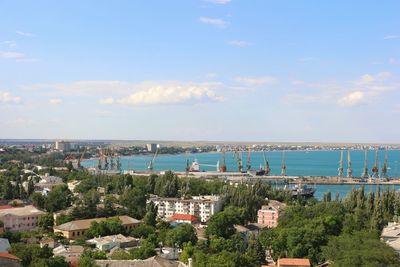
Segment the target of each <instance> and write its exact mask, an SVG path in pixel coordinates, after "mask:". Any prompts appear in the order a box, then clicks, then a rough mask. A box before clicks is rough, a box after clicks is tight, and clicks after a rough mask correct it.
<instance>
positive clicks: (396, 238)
mask: <svg viewBox="0 0 400 267" xmlns="http://www.w3.org/2000/svg"><path fill="white" fill-rule="evenodd" d="M381 240H382V241H384V242H385V243H386V244H387V245H388V246H390V247H392V248H393V249H394V250H395V251H396V252H397V253H398V254H400V223H396V222H390V223H389V224H388V225H387V226H386V227H384V228H383V230H382V233H381Z"/></svg>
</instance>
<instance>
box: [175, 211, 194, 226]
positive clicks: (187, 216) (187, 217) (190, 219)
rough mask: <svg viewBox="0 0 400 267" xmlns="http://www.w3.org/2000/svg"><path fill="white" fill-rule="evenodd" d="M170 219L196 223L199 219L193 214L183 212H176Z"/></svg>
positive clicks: (178, 221) (177, 221)
mask: <svg viewBox="0 0 400 267" xmlns="http://www.w3.org/2000/svg"><path fill="white" fill-rule="evenodd" d="M170 220H171V221H172V222H176V223H190V224H193V223H196V222H198V221H199V219H198V218H197V217H196V216H194V215H191V214H181V213H175V214H174V215H172V216H171V217H170Z"/></svg>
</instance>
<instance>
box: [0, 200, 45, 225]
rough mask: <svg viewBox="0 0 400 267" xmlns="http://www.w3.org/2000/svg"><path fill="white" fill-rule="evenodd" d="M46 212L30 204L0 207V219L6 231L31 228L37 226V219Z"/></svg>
mask: <svg viewBox="0 0 400 267" xmlns="http://www.w3.org/2000/svg"><path fill="white" fill-rule="evenodd" d="M44 214H46V212H44V211H41V210H38V209H37V208H35V207H34V206H32V205H28V206H25V207H16V208H14V207H12V208H5V209H0V221H2V222H3V223H4V229H5V230H7V231H24V230H32V229H35V228H36V227H37V223H38V219H39V217H40V216H42V215H44Z"/></svg>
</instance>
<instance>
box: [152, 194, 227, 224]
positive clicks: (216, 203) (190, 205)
mask: <svg viewBox="0 0 400 267" xmlns="http://www.w3.org/2000/svg"><path fill="white" fill-rule="evenodd" d="M149 201H152V202H153V203H154V204H155V205H156V206H157V208H158V217H159V218H169V217H171V216H172V215H174V214H190V215H194V216H196V217H198V218H200V221H201V222H207V221H208V220H209V219H210V217H211V216H212V215H214V214H215V213H217V212H218V211H220V210H221V209H222V201H221V200H220V197H219V196H195V197H193V198H190V199H184V198H165V197H158V196H155V197H151V198H150V200H149Z"/></svg>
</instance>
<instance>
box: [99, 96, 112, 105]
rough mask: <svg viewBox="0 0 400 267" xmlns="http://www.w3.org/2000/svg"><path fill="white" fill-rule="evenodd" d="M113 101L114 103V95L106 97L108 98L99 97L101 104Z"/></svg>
mask: <svg viewBox="0 0 400 267" xmlns="http://www.w3.org/2000/svg"><path fill="white" fill-rule="evenodd" d="M113 103H114V98H112V97H106V98H101V99H99V104H101V105H111V104H113Z"/></svg>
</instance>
